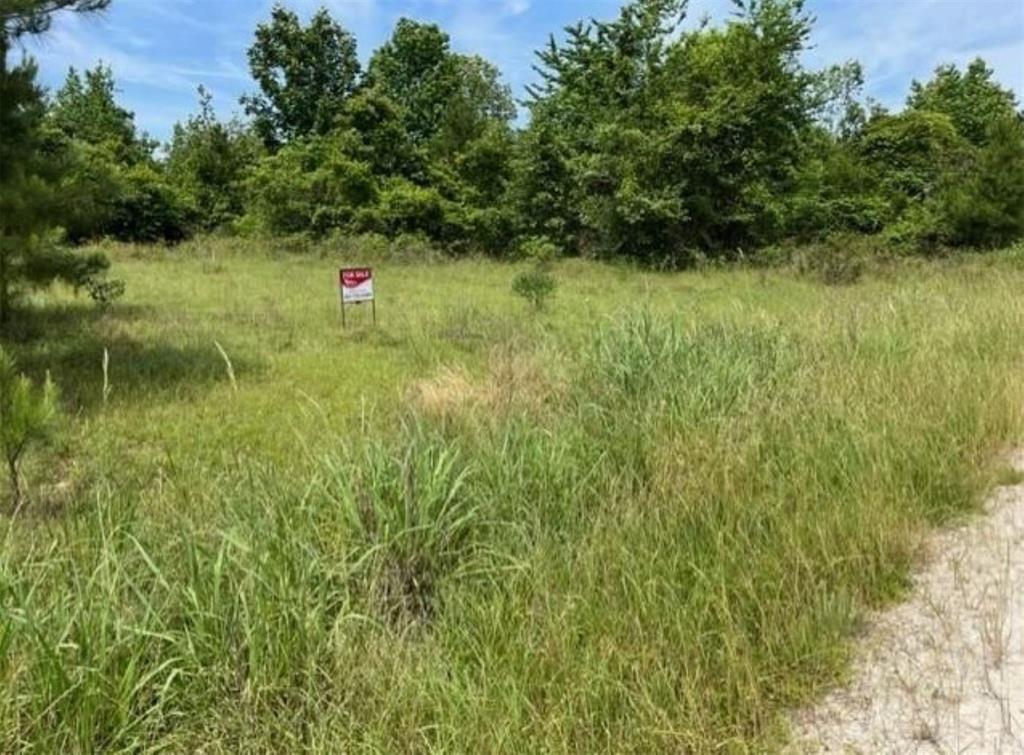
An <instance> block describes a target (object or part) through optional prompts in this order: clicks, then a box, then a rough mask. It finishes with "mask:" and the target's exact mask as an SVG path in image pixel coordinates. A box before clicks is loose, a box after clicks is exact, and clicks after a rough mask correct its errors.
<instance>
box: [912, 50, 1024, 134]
mask: <svg viewBox="0 0 1024 755" xmlns="http://www.w3.org/2000/svg"><path fill="white" fill-rule="evenodd" d="M992 77H993V71H992V69H991V68H989V67H988V65H987V64H986V63H985V61H984V60H982V59H981V58H975V59H974V60H973V61H971V63H970V64H969V65H968V66H967V69H966V70H965V71H963V72H962V73H961V71H960V69H958V68H957V67H956V66H955V65H952V64H948V65H941V66H939V67H938V68H936V69H935V75H934V76H932V78H931V80H930V81H928V82H927V83H925V84H921V83H920V82H917V81H915V82H913V83H912V84H911V85H910V96H909V97H907V107H908V108H910V109H911V110H914V111H918V112H933V113H942V114H944V115H947V116H949V118H950V120H951V121H952V122H953V125H954V126H955V127H956V130H957V132H958V133H959V134H960V135H961V136H962V137H964V138H965V139H967V141H969V142H970V143H971V144H973V145H975V146H981V145H983V144H984V143H985V142H986V140H987V138H988V135H989V133H990V130H991V129H992V127H993V126H994V125H995V124H997V123H1000V122H1003V121H1005V120H1007V119H1010V118H1013V117H1014V115H1016V112H1017V98H1016V96H1015V95H1014V94H1013V92H1011V91H1010V90H1009V89H1004V88H1002V87H1001V86H999V84H998V83H996V82H995V81H993V79H992Z"/></svg>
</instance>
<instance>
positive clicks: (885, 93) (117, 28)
mask: <svg viewBox="0 0 1024 755" xmlns="http://www.w3.org/2000/svg"><path fill="white" fill-rule="evenodd" d="M272 2H273V0H113V2H112V4H111V6H110V8H109V9H108V10H107V11H105V12H104V13H102V14H93V15H90V16H73V15H68V14H65V15H64V16H62V17H60V18H59V19H58V20H57V22H56V23H55V24H54V27H53V29H52V30H51V31H50V33H49V34H47V35H46V36H44V37H42V38H40V39H39V40H38V41H32V42H31V43H30V44H29V51H30V52H31V53H32V54H33V55H35V57H36V58H37V59H38V61H39V64H40V71H41V78H42V80H43V82H44V83H45V84H46V85H47V86H50V87H56V86H59V84H60V82H61V81H62V80H63V78H64V76H65V74H66V73H67V69H68V67H69V66H75V67H78V68H85V67H91V66H93V65H95V63H96V62H97V61H99V60H103V61H104V62H106V63H107V64H109V65H110V66H111V67H112V68H113V70H114V75H115V77H116V79H117V81H118V87H119V89H120V99H121V101H122V103H123V104H124V105H125V106H126V107H128V108H129V109H130V110H132V111H134V112H135V115H136V122H137V123H138V125H139V126H140V128H142V129H144V130H145V131H148V132H149V133H150V134H151V135H152V136H155V137H157V138H161V139H163V138H166V137H167V136H168V135H169V134H170V130H171V127H172V126H173V124H174V123H175V121H177V120H181V119H184V118H185V117H186V116H187V115H188V114H189V113H190V112H192V111H193V110H194V109H195V102H196V95H195V90H196V86H197V85H198V84H200V83H202V84H204V85H205V86H206V87H207V88H208V89H210V90H211V91H212V92H213V95H214V105H215V107H216V108H217V111H218V113H219V114H221V115H222V116H226V115H229V114H231V113H232V112H234V111H237V110H238V109H239V106H238V98H239V96H240V95H241V94H242V93H243V92H247V91H250V90H252V88H253V84H252V82H251V80H250V78H249V75H248V70H247V67H246V57H245V51H246V48H247V47H248V45H249V43H250V41H251V39H252V34H253V30H254V28H255V26H256V24H257V23H258V22H259V21H261V20H263V19H265V18H266V17H267V16H268V15H269V11H270V7H271V5H272ZM285 4H286V5H289V6H290V7H293V8H295V9H296V10H297V11H299V13H300V14H301V15H303V16H308V15H309V14H310V13H312V11H313V10H315V8H316V7H318V6H320V5H325V6H326V7H327V8H328V9H329V10H330V11H331V13H332V14H333V15H334V17H335V18H337V19H339V20H340V21H342V23H344V25H345V26H346V27H347V28H349V29H350V30H351V31H352V32H354V33H355V35H356V37H357V39H358V41H359V53H360V57H361V58H362V59H363V60H364V62H365V60H366V59H367V58H368V57H369V55H370V53H371V52H372V51H373V50H374V49H375V48H376V47H377V46H378V45H379V44H380V43H381V42H382V41H383V40H384V39H386V37H387V36H388V34H389V32H390V30H391V28H392V26H393V25H394V23H395V21H396V20H397V19H398V18H400V17H401V16H409V17H411V18H415V19H418V20H428V21H433V22H436V23H438V24H440V25H441V26H442V27H443V28H444V29H446V30H447V31H448V32H449V33H450V34H451V36H452V43H453V46H454V47H455V49H457V50H459V51H461V52H473V53H477V54H480V55H482V56H484V57H486V58H488V59H489V60H491V61H492V62H494V63H496V64H497V65H498V66H499V67H500V68H501V69H502V71H503V73H504V74H505V77H506V79H507V80H508V81H509V83H511V84H512V86H513V88H514V90H515V91H516V93H517V94H519V95H521V94H522V90H523V87H524V86H525V85H526V84H528V83H530V82H531V81H533V80H534V73H533V71H532V70H531V64H532V62H533V51H534V50H535V49H537V48H538V47H539V46H541V45H543V44H544V42H545V41H546V39H547V35H548V33H549V32H556V33H558V32H560V30H561V29H562V28H563V27H564V26H565V25H566V24H570V23H573V22H575V21H577V20H579V19H581V18H585V17H592V16H593V17H598V18H607V17H611V16H614V15H615V14H616V12H617V9H618V7H619V5H620V0H286V3H285ZM731 7H732V6H731V3H730V2H729V0H691V4H690V11H689V14H688V23H689V24H695V23H696V22H697V21H698V20H699V19H700V18H701V17H702V16H704V15H708V16H710V17H711V19H712V20H713V21H721V20H722V19H724V18H727V17H728V14H729V13H730V9H731ZM807 7H808V9H809V10H810V11H811V12H812V13H813V14H814V15H815V16H816V17H817V24H816V26H815V33H814V36H813V40H812V41H813V44H814V48H813V49H812V50H810V51H808V53H807V56H806V58H807V62H808V64H809V65H811V66H815V67H818V66H823V65H826V64H828V63H832V62H841V61H845V60H848V59H851V58H856V59H858V60H860V61H861V63H862V64H863V65H864V68H865V71H866V76H867V87H866V92H867V94H869V95H871V96H872V97H874V98H875V99H877V100H879V101H881V102H882V103H883V104H886V105H889V106H898V105H899V104H900V102H901V101H902V99H903V97H904V96H905V94H906V91H907V88H908V87H909V84H910V81H911V80H912V79H914V78H919V79H920V78H926V77H927V76H928V74H929V73H930V72H931V70H932V69H933V68H934V67H935V66H936V65H937V64H939V63H942V62H956V63H965V62H966V61H968V60H970V59H971V58H973V57H975V56H977V55H981V56H982V57H984V58H985V59H986V60H987V61H988V62H989V64H990V65H992V67H993V68H994V69H995V71H996V77H997V78H998V79H999V80H1000V81H1001V82H1002V83H1003V85H1004V86H1008V87H1010V88H1012V89H1013V90H1014V91H1015V92H1016V93H1017V97H1018V99H1024V0H808V2H807Z"/></svg>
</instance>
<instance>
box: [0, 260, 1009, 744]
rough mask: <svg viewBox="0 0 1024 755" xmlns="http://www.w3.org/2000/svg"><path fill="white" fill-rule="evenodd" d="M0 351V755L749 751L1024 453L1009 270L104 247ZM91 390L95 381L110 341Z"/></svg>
mask: <svg viewBox="0 0 1024 755" xmlns="http://www.w3.org/2000/svg"><path fill="white" fill-rule="evenodd" d="M109 251H110V254H111V256H112V257H113V259H114V274H115V275H117V276H119V277H122V278H124V279H125V281H126V283H127V294H126V296H125V298H124V299H123V300H122V301H121V302H119V303H118V304H117V305H115V307H114V308H113V309H112V310H111V311H110V312H108V313H106V314H101V313H99V312H97V311H96V310H95V309H94V308H93V307H92V306H91V305H90V304H88V303H87V302H86V301H84V300H83V299H81V298H75V297H73V296H72V294H71V293H70V292H66V291H57V292H54V293H52V294H49V295H47V296H41V297H39V299H38V300H37V301H36V307H37V311H36V312H35V314H34V316H33V317H32V318H30V319H26V320H24V321H23V322H22V323H21V325H20V327H19V329H18V333H17V334H16V337H15V338H14V339H12V341H11V342H10V343H9V344H6V345H7V346H9V347H10V348H11V349H12V351H13V353H14V354H15V356H16V357H17V358H18V360H19V363H20V364H21V365H22V367H23V368H24V369H25V370H26V371H27V372H28V373H30V374H31V375H33V376H35V377H41V376H42V375H43V374H44V373H45V371H47V370H49V371H50V373H51V374H52V376H53V377H54V379H55V380H56V382H57V383H58V385H59V386H60V387H61V389H62V392H63V404H64V406H65V408H66V410H67V420H66V422H65V424H64V426H63V428H62V431H61V433H60V436H59V439H58V442H57V443H56V444H55V445H54V447H52V448H50V449H47V450H46V451H45V452H43V453H40V454H37V455H36V456H35V457H34V458H33V459H32V460H31V461H30V463H29V466H28V469H27V475H28V480H29V491H30V496H31V500H30V503H29V505H28V506H27V507H26V509H25V510H24V511H23V512H22V513H21V514H20V516H19V517H18V518H17V519H12V518H11V517H9V516H4V517H0V527H2V530H3V537H4V540H3V543H2V551H0V751H3V752H13V751H21V750H29V751H39V752H51V751H68V752H89V751H101V750H102V751H118V750H133V751H135V750H149V749H170V750H172V751H194V750H202V751H206V752H260V751H264V752H282V751H289V750H297V749H300V748H306V749H313V750H320V751H324V752H348V751H373V752H378V751H379V752H423V751H444V752H581V753H584V752H596V751H608V752H650V751H692V752H708V751H727V752H742V751H763V750H765V749H772V748H774V747H777V746H779V745H780V744H781V743H783V742H784V741H785V738H786V735H787V732H786V730H785V727H784V725H783V723H782V722H783V714H784V713H785V711H786V710H787V708H788V707H789V706H792V705H796V704H799V703H801V702H803V701H806V700H808V699H809V698H811V697H812V696H813V695H815V694H818V693H820V692H821V691H822V690H823V689H824V688H825V687H826V686H827V685H829V684H830V683H834V682H835V681H836V680H837V679H840V678H841V677H842V674H843V673H844V663H845V660H846V650H847V644H846V643H847V640H848V639H849V637H850V636H851V633H852V632H853V631H854V629H855V628H856V625H857V620H858V616H859V615H860V614H861V613H862V611H863V610H864V609H865V608H866V607H870V606H874V605H878V604H880V603H882V602H884V601H887V600H892V599H894V598H897V597H898V596H899V595H900V594H901V591H902V590H903V589H904V587H905V584H906V577H907V574H908V568H909V567H910V565H911V564H912V562H913V559H914V556H915V550H916V548H917V545H918V543H919V541H920V537H921V535H922V533H923V532H925V531H926V530H927V529H928V528H929V527H932V526H935V525H939V524H942V523H943V522H945V521H948V520H949V519H950V518H952V517H956V516H960V515H963V514H965V513H967V512H970V511H971V510H972V507H974V506H975V505H976V504H977V503H978V501H980V499H981V496H982V494H983V492H984V491H985V489H986V487H987V486H988V485H989V484H990V483H991V482H992V480H994V479H996V477H997V476H998V475H1000V474H1002V473H1003V470H1000V469H999V467H998V465H997V464H995V463H994V461H993V460H994V459H995V458H997V456H998V453H999V452H1000V451H1001V450H1002V449H1004V448H1006V447H1007V446H1008V445H1012V444H1014V443H1019V442H1020V440H1021V439H1022V438H1024V380H1022V368H1024V338H1022V335H1024V296H1022V294H1021V292H1022V291H1024V262H1022V260H1024V252H1022V250H1021V249H1019V248H1018V249H1016V250H1008V251H1006V252H1001V253H997V254H993V255H990V256H987V257H975V258H963V259H958V260H946V261H936V262H930V263H917V264H913V265H912V264H910V263H905V264H899V265H892V266H889V267H886V268H879V269H876V270H874V271H873V272H872V273H871V274H870V275H869V276H868V277H867V278H866V279H865V280H863V281H861V282H860V283H858V284H856V285H852V286H845V287H827V286H824V285H821V284H819V283H816V282H814V281H812V280H808V279H802V278H798V277H796V276H795V275H792V274H790V273H788V272H786V271H759V270H744V269H733V270H705V271H699V272H691V273H682V274H655V273H645V272H640V271H636V270H632V269H629V268H625V267H612V266H605V265H599V264H596V263H589V262H583V261H567V262H563V263H559V264H558V265H557V266H556V267H555V271H554V272H555V276H556V278H557V279H558V283H559V288H558V292H557V295H556V297H555V299H554V301H553V302H552V304H551V306H550V307H549V308H548V310H547V311H545V312H542V313H539V314H534V313H532V312H530V311H528V310H527V308H526V307H525V305H524V303H523V302H521V301H518V300H516V299H515V297H514V296H512V294H511V292H510V282H511V279H512V277H513V275H514V274H515V272H516V270H517V268H516V267H515V266H511V265H505V264H499V263H495V262H487V261H479V260H473V261H459V262H433V263H430V264H414V263H409V262H402V261H401V260H392V261H389V262H381V263H379V264H378V265H377V289H378V296H379V302H378V305H379V306H378V317H379V324H378V326H377V327H376V328H373V327H371V326H370V325H369V322H368V316H369V311H368V310H367V309H365V308H364V309H362V310H359V311H354V312H353V313H352V314H353V318H352V322H350V325H351V327H350V328H349V329H348V330H347V331H343V330H342V329H341V327H340V319H339V314H338V303H337V292H336V289H335V275H336V272H335V271H336V268H337V266H338V263H339V262H341V261H347V262H354V263H359V262H362V261H363V259H362V258H361V257H360V255H359V253H358V250H356V251H355V252H353V250H352V249H331V248H329V247H324V248H320V249H315V250H313V251H312V252H309V253H307V254H304V255H286V254H281V253H271V252H270V251H269V250H266V249H261V248H259V245H258V244H250V243H243V242H228V241H223V242H196V243H193V244H188V245H184V246H182V247H179V248H177V249H158V248H145V247H117V248H113V249H111V250H109ZM105 350H106V354H107V358H108V368H107V370H106V376H105V375H104V367H103V365H104V351H105Z"/></svg>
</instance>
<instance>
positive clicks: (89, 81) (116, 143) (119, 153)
mask: <svg viewBox="0 0 1024 755" xmlns="http://www.w3.org/2000/svg"><path fill="white" fill-rule="evenodd" d="M47 125H48V126H49V127H50V128H52V129H55V130H56V131H57V132H58V133H60V134H62V135H63V136H64V137H65V138H67V139H69V140H74V141H78V142H82V143H84V144H88V145H91V146H93V147H97V148H100V149H103V150H104V151H105V152H107V153H109V154H110V158H111V160H112V161H113V162H114V163H118V164H123V165H136V164H138V163H141V162H145V161H146V160H149V159H150V158H151V156H152V152H153V149H154V147H155V143H154V142H152V141H151V140H149V139H148V138H146V137H145V136H143V137H139V136H138V135H137V134H136V131H135V116H134V115H133V114H132V113H130V112H128V111H127V110H125V109H124V108H122V107H121V106H120V105H118V104H117V101H116V99H115V84H114V74H113V71H112V70H111V69H110V68H109V67H108V66H104V65H103V64H102V63H101V64H99V65H97V66H96V68H94V69H92V70H88V71H85V73H84V75H79V73H78V71H76V70H75V69H74V68H72V69H70V70H69V71H68V75H67V79H66V80H65V81H64V84H63V86H61V88H60V89H58V90H57V94H56V95H55V96H54V99H53V102H52V103H51V104H50V107H49V109H48V112H47Z"/></svg>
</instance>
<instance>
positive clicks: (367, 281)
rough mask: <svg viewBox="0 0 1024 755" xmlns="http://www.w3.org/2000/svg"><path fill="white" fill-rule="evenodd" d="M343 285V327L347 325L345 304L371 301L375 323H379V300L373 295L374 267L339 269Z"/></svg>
mask: <svg viewBox="0 0 1024 755" xmlns="http://www.w3.org/2000/svg"><path fill="white" fill-rule="evenodd" d="M338 282H339V283H340V285H341V327H343V328H344V327H346V322H345V305H346V304H362V303H363V302H366V301H368V302H370V306H371V307H372V309H373V324H374V325H376V324H377V300H376V299H375V298H374V297H373V269H372V268H369V267H343V268H341V270H339V271H338Z"/></svg>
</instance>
